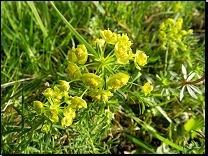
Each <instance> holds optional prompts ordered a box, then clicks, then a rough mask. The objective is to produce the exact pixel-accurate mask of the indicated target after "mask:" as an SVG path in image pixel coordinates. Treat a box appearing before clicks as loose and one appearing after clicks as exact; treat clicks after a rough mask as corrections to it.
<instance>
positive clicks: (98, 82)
mask: <svg viewBox="0 0 208 156" xmlns="http://www.w3.org/2000/svg"><path fill="white" fill-rule="evenodd" d="M81 80H82V82H83V83H84V84H85V85H86V86H89V87H91V88H102V87H103V85H104V81H103V79H102V78H101V77H99V76H97V75H95V74H93V73H86V74H84V75H82V76H81Z"/></svg>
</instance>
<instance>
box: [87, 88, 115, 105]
mask: <svg viewBox="0 0 208 156" xmlns="http://www.w3.org/2000/svg"><path fill="white" fill-rule="evenodd" d="M89 96H91V97H92V98H93V99H94V100H98V101H103V102H105V101H108V96H113V94H112V93H111V92H110V91H107V90H102V89H93V90H91V91H90V92H89Z"/></svg>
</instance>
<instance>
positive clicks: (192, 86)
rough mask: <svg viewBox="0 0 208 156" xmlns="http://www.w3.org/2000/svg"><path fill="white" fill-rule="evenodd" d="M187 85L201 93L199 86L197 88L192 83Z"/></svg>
mask: <svg viewBox="0 0 208 156" xmlns="http://www.w3.org/2000/svg"><path fill="white" fill-rule="evenodd" d="M189 87H191V88H192V89H193V90H194V91H195V92H197V93H199V94H201V95H202V92H201V90H200V89H199V88H197V87H196V86H194V85H189Z"/></svg>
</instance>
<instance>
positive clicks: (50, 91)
mask: <svg viewBox="0 0 208 156" xmlns="http://www.w3.org/2000/svg"><path fill="white" fill-rule="evenodd" d="M42 94H43V95H44V96H45V97H46V98H49V97H50V98H52V96H53V89H52V88H47V89H46V90H45V91H44V92H43V93H42Z"/></svg>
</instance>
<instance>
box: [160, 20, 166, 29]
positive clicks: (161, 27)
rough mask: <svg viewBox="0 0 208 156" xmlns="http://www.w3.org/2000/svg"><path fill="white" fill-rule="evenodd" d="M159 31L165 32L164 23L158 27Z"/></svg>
mask: <svg viewBox="0 0 208 156" xmlns="http://www.w3.org/2000/svg"><path fill="white" fill-rule="evenodd" d="M159 29H161V30H165V23H164V22H162V23H161V24H160V25H159Z"/></svg>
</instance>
